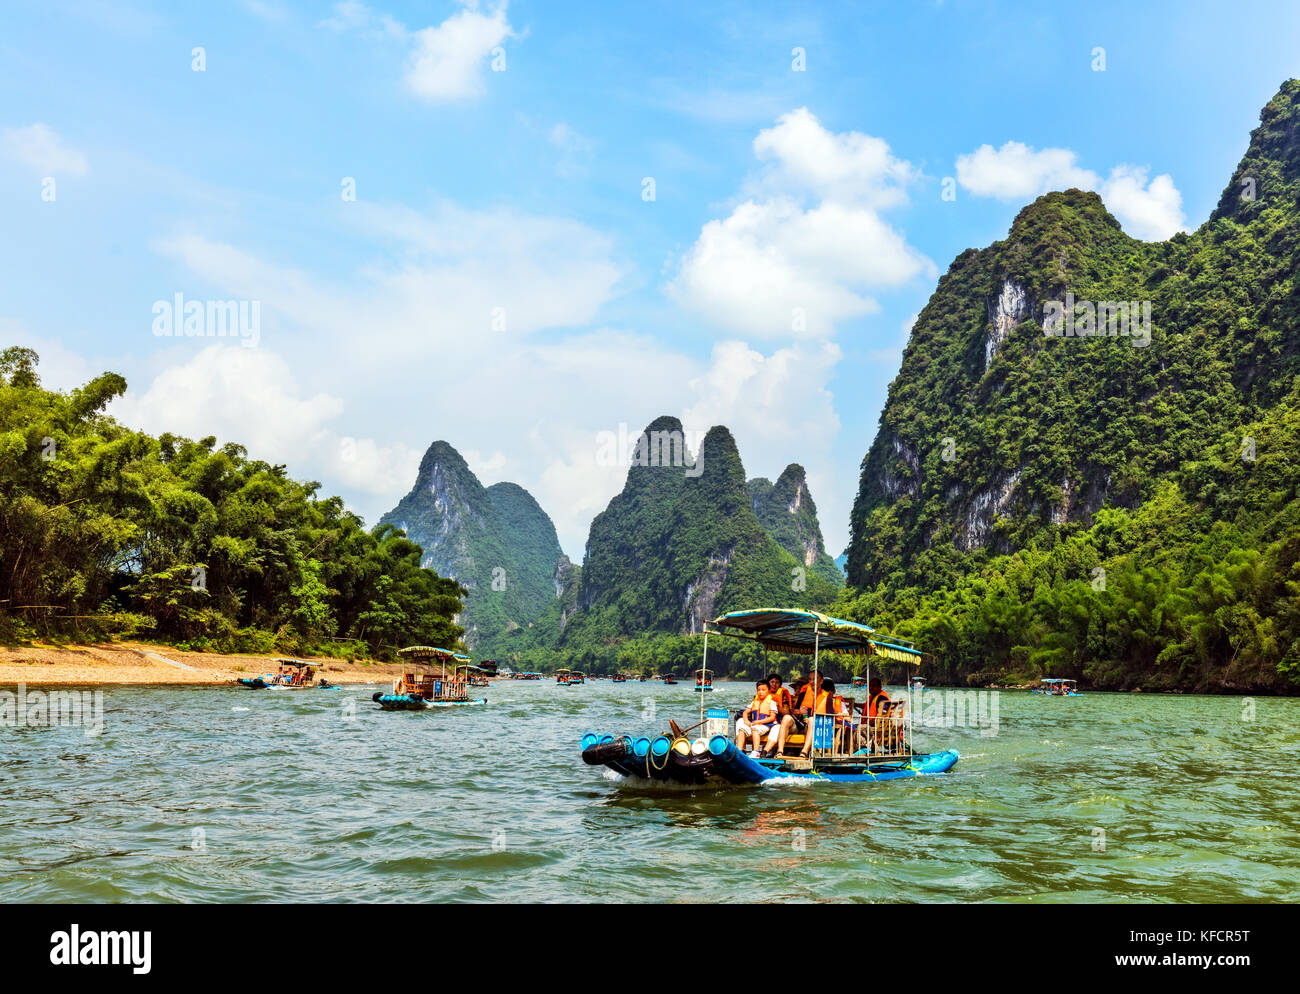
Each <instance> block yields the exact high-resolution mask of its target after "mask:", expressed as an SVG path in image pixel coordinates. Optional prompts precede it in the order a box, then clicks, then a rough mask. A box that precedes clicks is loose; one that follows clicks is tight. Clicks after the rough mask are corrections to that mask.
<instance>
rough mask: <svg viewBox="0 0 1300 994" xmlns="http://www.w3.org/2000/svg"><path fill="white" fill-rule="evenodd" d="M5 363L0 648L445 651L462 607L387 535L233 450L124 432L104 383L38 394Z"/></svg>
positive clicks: (26, 370) (113, 382)
mask: <svg viewBox="0 0 1300 994" xmlns="http://www.w3.org/2000/svg"><path fill="white" fill-rule="evenodd" d="M37 362H38V359H37V356H36V354H35V353H34V352H32V351H31V350H30V349H24V348H10V349H6V350H5V351H3V352H0V638H3V639H4V640H6V641H13V640H17V639H22V638H30V637H33V636H36V635H39V636H42V637H69V638H78V639H98V638H107V637H111V636H114V635H119V636H122V635H134V636H141V635H143V636H145V637H152V638H158V639H164V640H167V641H169V642H172V643H174V644H177V645H178V646H180V647H182V648H193V649H200V650H203V649H210V650H214V651H224V652H273V651H279V652H294V653H308V652H321V653H332V654H340V655H342V654H360V655H366V654H369V655H384V654H387V652H388V650H389V649H391V648H392V647H395V646H400V645H406V644H411V643H432V644H436V645H454V644H456V643H457V642H458V640H459V639H460V637H461V634H462V629H461V628H459V627H458V626H457V625H456V624H454V621H453V619H454V617H455V615H456V614H457V612H459V611H460V608H461V601H460V598H461V596H462V594H463V593H464V591H463V590H462V589H461V588H460V587H459V586H458V585H457V584H456V583H455V582H454V581H451V580H446V579H443V578H441V577H439V576H438V575H437V574H436V573H433V572H432V571H430V570H427V569H422V568H421V566H420V558H421V550H420V547H419V546H418V545H416V544H415V543H414V542H411V541H408V540H407V539H406V538H405V537H404V536H403V535H402V533H401V532H400V531H398V530H397V529H396V528H393V527H392V526H380V527H379V528H376V529H375V530H374V531H371V532H367V531H366V530H365V529H364V527H363V526H362V522H361V520H360V519H359V518H357V517H356V516H355V515H353V514H352V513H350V512H348V511H346V510H345V509H344V507H343V502H342V500H340V499H339V498H337V497H329V498H324V499H321V498H318V497H317V496H316V491H317V489H318V488H319V484H317V483H299V482H296V481H294V480H291V479H290V478H289V477H288V476H287V475H286V473H285V467H283V466H272V465H269V464H267V463H265V462H260V461H257V460H251V459H249V458H248V457H247V453H246V452H245V451H244V449H243V448H242V447H241V446H239V445H234V444H229V445H224V446H222V447H220V448H217V447H216V440H215V439H213V438H204V439H201V440H199V441H197V442H195V441H190V440H188V439H184V438H178V437H177V436H175V435H170V434H165V435H163V436H161V437H159V438H154V437H152V436H149V435H146V434H144V433H142V432H137V431H131V430H129V429H127V428H124V427H122V426H121V425H119V424H117V423H116V422H115V421H114V420H113V419H112V418H110V417H108V416H106V415H105V414H104V413H103V412H104V408H105V407H106V406H107V404H108V403H109V402H110V401H111V400H112V399H113V398H114V397H116V396H118V395H119V394H121V393H122V392H123V391H124V390H125V389H126V381H125V380H124V379H122V377H121V376H118V375H117V374H114V373H105V374H104V375H103V376H100V377H97V378H96V379H94V380H92V381H91V382H90V383H88V384H86V385H85V386H83V387H81V388H79V389H77V390H73V391H72V392H71V393H68V394H63V393H58V392H54V391H50V390H45V389H42V388H41V386H40V382H39V379H38V376H37V372H36V367H37Z"/></svg>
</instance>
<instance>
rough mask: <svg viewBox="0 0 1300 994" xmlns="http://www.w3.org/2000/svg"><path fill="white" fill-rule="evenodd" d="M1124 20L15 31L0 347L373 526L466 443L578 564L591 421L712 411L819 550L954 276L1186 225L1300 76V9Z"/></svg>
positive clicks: (607, 425) (1104, 6)
mask: <svg viewBox="0 0 1300 994" xmlns="http://www.w3.org/2000/svg"><path fill="white" fill-rule="evenodd" d="M1134 6H1135V5H1131V4H1125V3H1104V2H1100V3H1099V2H1090V3H1086V4H1084V3H1079V4H1064V3H1059V4H1031V3H1010V2H984V3H967V2H960V0H945V2H942V3H934V2H920V0H918V2H909V3H902V2H899V3H888V4H886V3H878V4H855V5H847V4H846V5H840V4H822V5H819V4H788V5H777V4H761V3H744V4H740V3H737V4H730V3H722V4H714V3H706V2H690V3H680V4H677V3H664V4H657V5H649V6H647V5H636V6H633V5H616V4H599V3H589V4H577V3H561V2H547V3H540V2H527V0H514V2H511V3H509V4H508V5H507V4H500V5H495V4H492V3H488V2H480V3H479V4H477V5H466V4H462V3H456V2H434V3H398V2H383V0H377V2H376V3H374V4H370V5H365V6H363V5H361V4H358V3H348V4H329V3H321V4H305V3H302V4H296V3H288V2H280V0H257V2H254V0H247V2H239V0H230V2H217V0H214V2H212V3H208V4H184V5H179V4H177V5H172V4H148V3H144V2H133V3H127V2H121V3H119V2H114V0H51V2H49V3H46V4H43V5H33V6H32V7H31V8H28V9H13V8H7V9H6V10H5V12H4V13H3V15H0V18H2V19H3V30H0V93H3V95H4V96H3V103H0V204H2V205H3V211H2V213H0V217H3V223H4V232H5V234H6V236H7V237H5V238H3V239H0V340H3V342H4V343H5V344H9V343H12V342H22V343H25V344H31V345H33V346H34V347H36V348H37V349H38V351H40V352H41V354H42V359H43V361H42V368H43V371H44V375H45V379H46V382H47V383H48V384H50V385H53V386H59V387H68V386H72V385H74V384H75V383H77V382H80V381H82V380H84V379H86V378H87V377H89V376H92V375H95V374H96V373H98V372H100V371H102V370H104V369H113V370H116V371H119V372H121V373H123V374H124V375H125V376H126V377H127V379H128V381H129V383H130V390H129V392H128V394H127V396H126V397H124V398H123V399H122V400H120V401H118V402H117V403H116V404H115V405H114V408H113V413H114V414H115V415H116V416H118V417H119V418H121V419H122V420H123V421H124V422H127V423H130V424H133V425H137V426H139V427H142V428H147V429H149V430H151V431H155V432H157V431H164V430H172V431H177V432H180V433H184V434H188V435H192V436H195V437H198V436H201V435H206V434H215V435H217V436H218V437H220V438H221V439H222V440H223V441H225V440H236V441H241V442H243V443H245V444H246V445H248V447H249V449H250V451H251V452H252V454H254V455H256V456H259V457H262V458H266V459H270V460H273V461H280V462H286V463H288V464H289V466H290V469H291V471H292V472H293V473H294V475H296V476H299V477H302V478H310V479H316V480H320V481H321V482H322V484H323V486H324V489H325V490H326V491H327V492H335V493H341V494H343V495H344V496H345V497H346V498H347V499H348V500H349V502H350V504H351V505H352V506H353V507H354V508H356V509H357V510H358V511H359V512H360V513H361V514H363V516H365V517H366V519H367V520H368V521H373V520H375V519H376V518H377V517H378V516H379V515H380V514H382V513H383V512H384V511H385V510H387V509H388V508H389V507H391V506H392V505H393V504H394V503H396V501H397V499H398V498H399V497H400V496H401V495H402V494H404V493H405V492H406V490H407V489H409V487H410V485H411V482H412V481H413V478H414V471H415V466H416V464H417V463H418V460H419V456H420V454H421V453H422V452H423V450H424V448H425V447H426V446H427V445H428V444H429V443H430V442H432V441H433V440H435V439H438V438H445V439H447V440H448V441H450V442H451V443H452V444H453V445H455V446H456V447H457V448H459V449H460V450H461V451H462V452H464V453H465V454H466V456H467V458H468V459H469V460H470V463H471V465H472V466H473V467H474V468H475V470H476V471H477V472H479V474H480V476H481V477H482V479H483V480H484V482H485V483H491V482H495V481H497V480H503V479H505V480H513V481H515V482H518V483H520V484H522V485H523V486H525V487H527V488H528V489H529V490H530V491H532V492H533V494H534V495H535V496H536V497H537V498H538V499H539V500H540V502H541V503H542V505H543V506H544V507H545V508H546V509H547V511H548V512H549V513H550V514H551V515H552V517H553V518H554V519H555V521H556V525H557V528H558V530H559V532H560V538H561V543H562V544H563V546H564V548H565V551H566V552H567V553H568V554H569V555H570V556H572V557H574V558H575V559H578V558H581V556H582V552H583V546H584V543H585V539H586V531H587V526H588V524H589V523H590V519H591V517H592V516H593V515H594V514H595V513H598V512H599V511H600V510H601V509H603V507H604V506H605V504H606V502H607V501H608V499H609V498H610V497H611V496H612V495H613V494H614V493H615V492H616V491H617V490H618V489H619V488H620V487H621V485H622V477H623V474H624V472H625V470H624V469H623V468H622V467H620V466H617V465H614V466H610V465H604V464H603V463H602V460H601V458H600V452H601V451H602V450H601V446H600V444H599V438H600V435H601V433H602V432H617V431H618V428H619V426H620V424H623V425H626V426H627V427H628V430H629V431H630V432H632V433H633V434H635V432H636V431H637V430H639V429H640V427H642V426H643V425H645V424H646V423H648V422H649V421H650V420H651V419H652V418H654V417H655V416H657V415H659V414H664V413H668V414H675V415H678V416H680V417H681V418H682V419H683V421H684V422H685V424H686V426H687V428H688V430H693V431H698V432H701V433H702V432H703V430H705V429H707V428H708V427H709V426H710V425H711V424H718V423H722V424H727V425H728V426H729V427H731V428H732V430H733V432H734V434H735V435H736V438H737V442H738V444H739V446H740V451H741V456H742V458H743V459H744V462H745V467H746V471H747V472H748V474H749V475H751V476H757V475H764V476H768V477H772V478H774V477H775V476H776V475H777V474H778V473H780V471H781V469H782V468H783V467H784V466H785V465H786V464H787V463H788V462H792V461H798V462H801V463H803V464H804V465H805V466H806V467H807V469H808V471H809V476H810V483H811V487H812V492H813V497H814V499H815V500H816V501H817V503H818V506H819V510H820V513H821V519H822V525H823V529H824V531H825V533H826V538H827V545H828V547H829V549H830V551H831V553H832V554H836V553H838V552H839V551H840V550H841V549H842V548H843V546H844V544H845V542H846V541H847V538H848V513H849V509H850V506H851V504H852V499H853V495H854V492H855V490H856V484H857V468H858V463H859V461H860V460H861V458H862V456H863V454H864V453H865V452H866V450H867V448H868V446H869V445H870V443H871V440H872V437H873V436H874V433H875V426H876V422H877V418H878V416H879V412H880V408H881V405H882V404H883V401H884V398H885V394H886V391H887V388H888V384H889V381H890V380H891V379H892V377H893V376H894V375H895V373H896V372H897V367H898V359H899V353H900V350H901V347H902V345H903V344H904V342H905V341H906V329H907V327H908V325H909V321H910V319H911V318H912V316H914V315H915V314H916V313H917V312H918V311H919V310H920V309H921V307H922V306H923V305H924V303H925V301H926V299H927V297H928V296H929V294H930V293H931V292H932V290H933V288H934V284H935V281H936V279H937V277H938V275H939V274H940V273H942V272H943V271H944V270H945V269H946V268H947V266H948V264H949V262H950V261H951V259H952V258H953V256H955V255H956V254H957V253H959V252H961V251H962V250H964V249H966V248H970V247H982V246H985V245H987V244H988V243H989V242H991V241H994V240H996V239H998V238H1001V237H1004V236H1005V234H1006V231H1007V228H1008V227H1009V225H1010V222H1011V220H1012V218H1013V217H1014V216H1015V214H1016V212H1017V211H1018V210H1019V209H1020V208H1021V207H1022V206H1024V204H1025V203H1028V202H1029V201H1031V200H1032V199H1033V198H1034V197H1035V196H1037V195H1038V194H1039V193H1042V192H1045V191H1046V190H1049V189H1054V188H1063V187H1064V186H1067V185H1081V186H1085V187H1088V188H1095V189H1097V190H1098V192H1100V193H1101V194H1102V196H1103V198H1104V199H1105V200H1106V202H1107V205H1108V206H1109V207H1110V209H1111V210H1112V211H1113V212H1114V213H1115V214H1116V216H1117V217H1118V218H1119V219H1120V221H1121V223H1122V224H1123V225H1124V226H1125V229H1126V230H1128V231H1129V233H1130V234H1133V235H1135V236H1137V237H1143V238H1148V239H1155V238H1162V237H1167V236H1168V235H1169V234H1171V233H1172V232H1173V231H1175V230H1178V229H1179V228H1180V227H1186V228H1194V227H1196V226H1198V225H1199V224H1200V223H1202V222H1203V221H1204V219H1205V217H1206V216H1207V214H1208V213H1209V211H1210V210H1211V209H1212V207H1213V205H1214V203H1215V202H1216V201H1217V199H1218V196H1219V194H1220V192H1221V191H1222V189H1223V187H1224V186H1225V184H1226V183H1227V180H1228V178H1229V177H1230V175H1231V172H1232V169H1233V167H1234V165H1235V164H1236V162H1237V160H1238V158H1239V157H1240V155H1241V153H1242V152H1243V150H1244V149H1245V146H1246V142H1247V139H1248V135H1249V132H1250V130H1251V128H1252V127H1254V126H1255V124H1256V123H1257V121H1258V113H1259V109H1260V107H1261V106H1262V105H1263V104H1264V103H1265V102H1266V101H1267V100H1268V99H1269V97H1271V96H1272V95H1273V93H1274V92H1276V90H1277V88H1278V86H1279V85H1280V84H1281V83H1282V81H1283V80H1284V79H1287V78H1289V77H1291V76H1295V75H1297V74H1300V45H1297V41H1300V31H1298V30H1297V29H1298V28H1300V8H1298V7H1297V5H1295V4H1292V3H1261V2H1233V3H1216V4H1210V3H1200V4H1197V3H1150V4H1144V5H1141V6H1140V9H1133V8H1134ZM195 48H201V49H202V50H203V51H202V57H201V58H202V71H195V64H196V63H195V60H196V58H197V57H196V55H195V54H194V49H195ZM795 49H802V52H803V55H802V65H803V68H802V69H801V70H796V68H795V62H796V59H797V58H798V56H797V53H795V52H794V50H795ZM1097 49H1104V54H1103V55H1102V56H1100V57H1099V55H1098V53H1097V51H1096V50H1097ZM1099 58H1104V69H1101V70H1099V68H1098V67H1099V66H1100V64H1101V63H1100V61H1099ZM647 178H652V179H653V181H654V198H653V199H652V200H650V199H646V196H645V180H646V179H647ZM349 179H350V180H351V181H352V182H353V183H354V184H355V198H354V199H345V196H344V194H345V193H346V192H347V191H346V184H347V182H348V181H349ZM945 179H948V180H949V183H948V186H949V188H951V189H952V190H954V191H955V199H946V200H945V199H944V197H943V191H944V189H945ZM48 180H53V186H52V190H53V199H50V198H49V190H50V189H51V187H50V186H49V184H48V183H47V181H48ZM177 293H181V294H183V295H184V298H185V299H188V300H198V301H200V302H203V301H208V300H232V299H233V300H242V301H246V302H249V301H254V300H256V301H258V305H259V308H260V311H259V314H260V319H261V320H260V327H259V334H258V338H257V342H256V347H247V346H248V345H250V344H251V340H248V341H246V342H243V343H241V342H240V341H238V340H233V339H229V338H211V337H205V336H198V337H189V338H187V337H174V338H167V337H160V336H159V335H156V334H155V333H154V332H155V328H154V320H155V316H156V311H155V304H156V303H157V302H160V301H172V300H173V299H174V295H175V294H177ZM796 311H797V312H798V313H799V314H800V315H801V317H797V316H796ZM706 458H707V454H706Z"/></svg>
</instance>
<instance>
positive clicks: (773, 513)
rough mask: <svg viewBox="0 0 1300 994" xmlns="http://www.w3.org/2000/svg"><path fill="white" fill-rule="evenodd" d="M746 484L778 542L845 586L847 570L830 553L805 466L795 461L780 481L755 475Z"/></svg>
mask: <svg viewBox="0 0 1300 994" xmlns="http://www.w3.org/2000/svg"><path fill="white" fill-rule="evenodd" d="M746 486H747V487H748V489H749V496H750V499H751V500H752V502H753V507H754V516H755V517H757V518H758V523H759V524H760V525H762V527H763V531H765V532H767V533H768V534H769V535H771V536H772V538H774V539H775V540H776V544H777V545H779V546H780V547H781V548H783V549H785V551H786V552H788V553H790V555H792V556H794V558H795V559H796V560H797V561H798V562H800V563H802V564H803V565H804V566H805V567H806V568H807V569H808V571H809V572H811V573H816V574H817V575H818V576H820V577H821V578H822V579H824V580H826V581H828V582H829V583H832V584H834V585H835V586H837V587H842V586H844V574H843V573H841V572H840V568H839V567H838V566H836V565H835V560H834V559H832V558H831V557H830V556H828V555H827V554H826V543H825V542H824V541H823V540H822V528H821V523H820V522H819V521H818V520H817V505H816V504H815V503H813V499H812V494H811V493H809V491H808V480H807V477H806V475H805V473H804V468H803V467H802V466H800V465H799V464H798V463H791V464H790V465H789V466H787V467H786V468H785V470H784V471H783V472H782V473H781V475H780V476H779V477H777V481H776V483H772V482H770V481H769V480H766V479H764V478H763V477H761V476H760V477H755V478H754V479H752V480H750V481H749V483H748V484H746Z"/></svg>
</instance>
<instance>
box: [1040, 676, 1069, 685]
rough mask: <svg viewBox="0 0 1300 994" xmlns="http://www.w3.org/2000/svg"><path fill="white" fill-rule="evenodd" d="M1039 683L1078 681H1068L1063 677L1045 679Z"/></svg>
mask: <svg viewBox="0 0 1300 994" xmlns="http://www.w3.org/2000/svg"><path fill="white" fill-rule="evenodd" d="M1038 682H1039V683H1078V682H1079V681H1078V680H1067V679H1065V678H1063V677H1046V676H1045V677H1043V678H1042V679H1041V680H1039V681H1038Z"/></svg>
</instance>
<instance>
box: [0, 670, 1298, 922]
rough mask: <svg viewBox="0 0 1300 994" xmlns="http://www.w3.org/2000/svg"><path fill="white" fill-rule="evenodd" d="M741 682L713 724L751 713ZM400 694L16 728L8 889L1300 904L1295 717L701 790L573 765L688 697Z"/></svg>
mask: <svg viewBox="0 0 1300 994" xmlns="http://www.w3.org/2000/svg"><path fill="white" fill-rule="evenodd" d="M716 686H717V692H716V693H715V694H714V695H712V698H711V699H710V702H709V703H710V704H711V705H719V706H730V707H740V706H742V705H743V704H744V703H746V702H747V700H748V695H749V687H748V685H746V684H742V683H737V684H726V683H719V684H717V685H716ZM374 689H375V688H371V687H357V688H345V689H344V690H342V691H339V692H332V693H330V694H320V695H312V694H306V693H304V694H292V695H290V694H276V693H269V692H267V693H252V692H249V691H246V690H242V689H236V688H229V689H228V688H198V687H191V688H109V689H107V690H106V691H105V695H104V697H105V708H106V715H105V728H104V731H103V734H102V735H100V736H99V737H97V738H94V739H87V738H85V737H84V736H83V735H82V734H81V732H80V730H78V729H75V728H17V729H16V728H4V729H0V888H2V889H0V894H3V897H4V899H5V900H9V901H132V900H136V901H258V900H275V901H390V900H404V899H405V900H462V901H519V900H537V901H563V900H591V901H735V900H758V899H761V900H776V901H784V900H830V901H896V900H919V901H1031V900H1032V901H1078V900H1082V901H1255V900H1260V901H1262V900H1269V901H1294V900H1296V899H1297V898H1300V859H1298V858H1297V852H1298V851H1300V850H1298V849H1297V842H1298V841H1300V840H1298V839H1297V825H1298V824H1300V818H1297V814H1298V813H1300V810H1298V809H1300V790H1297V787H1300V783H1298V780H1300V773H1298V772H1297V769H1298V766H1300V733H1298V732H1297V719H1300V702H1297V701H1292V700H1258V701H1256V703H1255V708H1254V709H1253V711H1252V710H1251V709H1249V708H1243V706H1242V701H1241V700H1240V699H1238V698H1210V697H1162V696H1154V695H1115V694H1087V695H1085V696H1083V697H1079V698H1063V699H1055V698H1045V697H1040V696H1033V695H1029V694H1024V693H1004V694H1003V695H1002V696H1001V699H1000V701H999V730H998V734H997V735H995V736H992V737H987V736H982V735H981V734H980V730H979V729H975V728H951V729H942V728H932V729H926V730H924V731H923V732H922V733H921V736H920V739H919V743H920V744H923V745H924V746H925V747H927V748H946V747H949V746H951V747H954V748H956V749H958V750H959V751H960V752H961V753H962V759H961V762H960V763H959V764H958V765H957V767H956V768H955V769H954V770H953V772H951V773H949V774H946V775H944V776H940V777H932V778H927V779H924V780H910V781H899V782H894V783H883V784H856V785H848V784H827V783H812V784H809V783H769V784H766V785H763V786H759V787H752V788H736V789H727V790H707V791H704V790H693V789H685V788H678V789H675V790H663V789H658V788H646V787H644V786H637V785H636V784H632V783H628V782H626V781H619V780H618V779H617V778H615V777H613V776H612V775H610V774H608V773H607V771H605V770H603V769H593V768H591V767H587V766H584V765H583V763H582V762H581V759H580V758H579V754H578V749H577V742H578V739H579V738H580V736H581V735H582V733H583V732H586V731H589V730H597V731H607V732H612V733H622V732H628V733H632V734H654V733H656V732H658V731H660V730H661V729H660V728H658V727H656V726H657V724H658V722H659V721H663V722H666V720H667V718H668V717H670V716H675V717H677V718H678V720H679V721H683V722H684V723H693V722H687V721H686V720H687V719H689V718H690V717H691V715H692V714H693V713H695V712H696V710H697V709H698V707H699V703H698V701H696V700H694V697H693V695H692V694H691V692H690V688H689V686H685V685H679V686H667V687H666V686H663V685H660V684H637V685H635V686H634V687H629V686H628V685H625V684H622V685H621V684H610V683H605V682H596V683H589V684H587V685H585V686H583V687H574V688H560V687H556V686H555V685H554V684H553V683H549V682H545V681H539V682H535V683H526V682H518V683H509V682H507V683H499V684H496V685H494V686H493V687H492V688H491V689H490V690H488V691H486V695H487V696H488V698H489V700H490V703H489V704H488V705H487V706H486V707H474V708H461V709H454V708H447V709H441V710H437V711H431V712H427V713H405V712H397V713H385V712H380V711H378V710H375V709H374V707H373V705H372V703H371V702H370V700H369V697H370V694H371V693H372V692H373V690H374ZM647 701H650V702H652V703H653V705H654V707H653V708H648V707H647ZM647 714H657V715H658V716H659V718H658V721H655V722H652V721H650V720H648V719H647V717H646V715H647ZM1246 714H1250V715H1251V717H1252V718H1253V720H1251V721H1247V720H1245V719H1244V715H1246ZM760 866H761V867H762V868H763V871H764V873H763V885H762V888H761V889H759V888H756V887H755V875H754V874H755V867H760Z"/></svg>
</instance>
